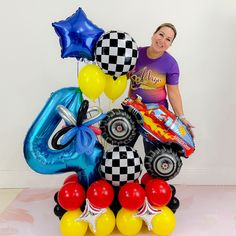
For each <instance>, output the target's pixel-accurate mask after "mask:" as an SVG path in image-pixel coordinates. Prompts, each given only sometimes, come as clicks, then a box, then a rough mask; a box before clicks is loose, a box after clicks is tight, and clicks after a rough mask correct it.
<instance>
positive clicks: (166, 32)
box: [151, 26, 175, 53]
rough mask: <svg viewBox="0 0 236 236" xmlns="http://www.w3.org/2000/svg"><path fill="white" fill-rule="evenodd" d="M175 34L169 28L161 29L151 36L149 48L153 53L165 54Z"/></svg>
mask: <svg viewBox="0 0 236 236" xmlns="http://www.w3.org/2000/svg"><path fill="white" fill-rule="evenodd" d="M174 37H175V33H174V31H173V30H172V29H171V28H169V27H166V26H164V27H162V28H161V29H159V30H158V31H157V32H156V33H154V34H153V36H152V42H151V48H152V49H153V51H154V52H156V53H160V52H165V51H166V50H167V49H168V48H169V47H170V46H171V44H172V41H173V40H174Z"/></svg>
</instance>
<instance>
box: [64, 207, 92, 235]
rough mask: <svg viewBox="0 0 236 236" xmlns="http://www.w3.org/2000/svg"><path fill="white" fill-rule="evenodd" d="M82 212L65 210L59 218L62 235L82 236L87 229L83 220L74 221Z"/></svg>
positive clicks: (86, 224)
mask: <svg viewBox="0 0 236 236" xmlns="http://www.w3.org/2000/svg"><path fill="white" fill-rule="evenodd" d="M81 214H82V211H81V210H79V209H78V210H74V211H67V212H66V213H65V214H64V215H63V216H62V218H61V221H60V231H61V233H62V235H63V236H84V235H85V234H86V232H87V229H88V223H87V222H85V221H75V219H76V218H78V217H79V216H80V215H81Z"/></svg>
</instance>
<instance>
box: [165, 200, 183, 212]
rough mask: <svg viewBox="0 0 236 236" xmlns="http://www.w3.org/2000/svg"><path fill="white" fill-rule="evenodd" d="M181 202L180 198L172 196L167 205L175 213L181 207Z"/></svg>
mask: <svg viewBox="0 0 236 236" xmlns="http://www.w3.org/2000/svg"><path fill="white" fill-rule="evenodd" d="M179 205H180V202H179V199H178V198H176V197H172V198H171V200H170V202H169V203H168V204H167V206H168V207H169V208H170V209H171V210H172V211H173V212H174V213H175V212H176V210H177V209H178V208H179Z"/></svg>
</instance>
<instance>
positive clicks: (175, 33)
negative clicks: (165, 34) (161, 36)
mask: <svg viewBox="0 0 236 236" xmlns="http://www.w3.org/2000/svg"><path fill="white" fill-rule="evenodd" d="M162 27H168V28H170V29H172V30H173V31H174V38H173V41H174V39H175V38H176V36H177V30H176V28H175V26H174V25H173V24H171V23H163V24H161V25H159V26H158V27H157V29H156V31H155V32H154V34H155V33H156V32H157V31H159V30H160V29H161V28H162Z"/></svg>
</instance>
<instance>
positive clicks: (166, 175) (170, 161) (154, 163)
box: [144, 147, 182, 180]
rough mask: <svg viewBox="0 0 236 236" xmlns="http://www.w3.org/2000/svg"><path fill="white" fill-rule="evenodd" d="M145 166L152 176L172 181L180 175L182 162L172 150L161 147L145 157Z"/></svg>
mask: <svg viewBox="0 0 236 236" xmlns="http://www.w3.org/2000/svg"><path fill="white" fill-rule="evenodd" d="M144 166H145V168H146V170H147V172H148V173H149V174H150V175H151V176H153V177H155V178H159V179H163V180H170V179H173V178H174V177H175V176H176V175H178V174H179V172H180V169H181V166H182V161H181V159H180V157H179V156H178V155H177V154H176V153H175V152H173V151H172V150H171V149H168V148H165V147H161V148H157V149H155V150H152V151H150V152H149V153H148V155H146V156H145V159H144Z"/></svg>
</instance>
